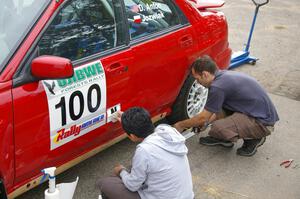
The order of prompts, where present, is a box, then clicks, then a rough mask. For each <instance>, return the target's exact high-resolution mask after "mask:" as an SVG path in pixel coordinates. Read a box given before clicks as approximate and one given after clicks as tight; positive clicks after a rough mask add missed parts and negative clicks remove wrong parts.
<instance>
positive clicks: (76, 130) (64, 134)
mask: <svg viewBox="0 0 300 199" xmlns="http://www.w3.org/2000/svg"><path fill="white" fill-rule="evenodd" d="M103 120H104V114H103V115H100V116H98V117H95V118H93V119H91V120H88V121H86V122H84V123H83V124H81V125H76V124H74V125H73V126H71V127H70V128H69V129H65V128H63V129H61V130H59V131H57V134H56V136H55V137H54V139H53V142H54V143H56V144H58V143H59V142H60V141H63V140H64V139H67V138H69V137H70V136H74V137H76V136H78V135H79V134H80V132H81V131H82V130H84V129H86V128H89V127H91V126H93V125H95V124H97V123H99V122H102V121H103Z"/></svg>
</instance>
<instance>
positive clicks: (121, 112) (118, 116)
mask: <svg viewBox="0 0 300 199" xmlns="http://www.w3.org/2000/svg"><path fill="white" fill-rule="evenodd" d="M122 114H123V111H117V113H116V119H117V120H118V121H119V122H121V118H122Z"/></svg>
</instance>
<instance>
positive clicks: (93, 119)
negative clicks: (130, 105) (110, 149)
mask: <svg viewBox="0 0 300 199" xmlns="http://www.w3.org/2000/svg"><path fill="white" fill-rule="evenodd" d="M121 9H122V7H121V6H120V3H119V2H118V1H112V0H70V1H66V2H65V3H64V4H63V5H62V7H61V8H60V10H59V11H58V12H56V16H54V17H53V18H52V20H51V22H49V24H48V25H47V27H46V28H45V29H44V30H43V31H42V33H41V35H40V37H39V38H38V39H37V41H36V43H35V44H34V47H32V51H31V52H30V53H29V55H28V56H27V57H28V58H27V59H26V60H24V64H23V65H22V66H21V67H20V69H19V70H18V72H17V73H16V75H15V79H14V88H13V89H12V95H13V107H14V123H15V129H14V135H15V136H14V137H15V152H16V156H15V165H16V172H15V177H16V178H15V182H16V183H18V182H22V181H24V180H26V179H30V178H32V177H33V176H35V175H38V174H39V173H40V170H41V169H43V168H46V167H50V166H60V165H62V164H64V163H66V162H68V161H70V160H72V159H74V158H76V157H79V156H80V155H83V154H84V153H86V152H87V151H89V150H91V149H93V148H95V147H97V146H99V145H101V144H105V143H107V142H109V141H111V140H114V139H115V138H118V137H119V136H122V135H121V134H122V132H121V131H120V125H119V124H112V123H109V118H108V115H109V114H110V113H111V112H110V111H111V109H112V110H114V111H115V110H116V109H118V108H119V107H120V106H122V101H121V99H122V100H126V99H125V98H124V93H123V91H124V90H125V88H126V86H127V83H128V79H129V76H128V73H127V71H128V66H129V65H131V64H132V62H133V56H132V52H131V49H130V48H129V47H128V46H126V45H125V43H126V42H125V41H126V34H124V30H123V29H124V23H122V20H123V19H122V15H121V14H120V13H122V10H121ZM43 55H54V56H59V57H65V58H68V59H70V60H71V61H72V63H73V65H74V75H73V77H71V78H68V79H52V80H49V79H48V80H40V81H39V80H37V79H36V78H34V77H32V75H31V72H30V64H31V61H32V60H33V59H34V58H35V57H37V56H43ZM49 72H50V71H49ZM69 166H70V165H68V167H69Z"/></svg>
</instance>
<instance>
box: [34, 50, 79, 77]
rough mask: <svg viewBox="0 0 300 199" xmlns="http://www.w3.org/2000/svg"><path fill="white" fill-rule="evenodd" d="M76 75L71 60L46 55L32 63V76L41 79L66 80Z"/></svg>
mask: <svg viewBox="0 0 300 199" xmlns="http://www.w3.org/2000/svg"><path fill="white" fill-rule="evenodd" d="M73 73H74V70H73V65H72V63H71V60H69V59H66V58H62V57H56V56H49V55H44V56H40V57H37V58H35V59H34V60H33V61H32V62H31V74H32V75H33V76H35V77H37V78H39V79H65V78H69V77H72V76H73Z"/></svg>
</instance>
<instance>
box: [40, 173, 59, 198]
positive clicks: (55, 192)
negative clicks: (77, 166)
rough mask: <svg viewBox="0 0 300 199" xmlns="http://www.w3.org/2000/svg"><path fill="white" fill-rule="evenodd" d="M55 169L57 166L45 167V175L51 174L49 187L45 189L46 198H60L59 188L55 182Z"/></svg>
mask: <svg viewBox="0 0 300 199" xmlns="http://www.w3.org/2000/svg"><path fill="white" fill-rule="evenodd" d="M55 170H56V167H49V168H46V169H43V170H42V172H43V173H44V175H49V188H48V189H46V190H45V199H59V189H58V188H56V184H55Z"/></svg>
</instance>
